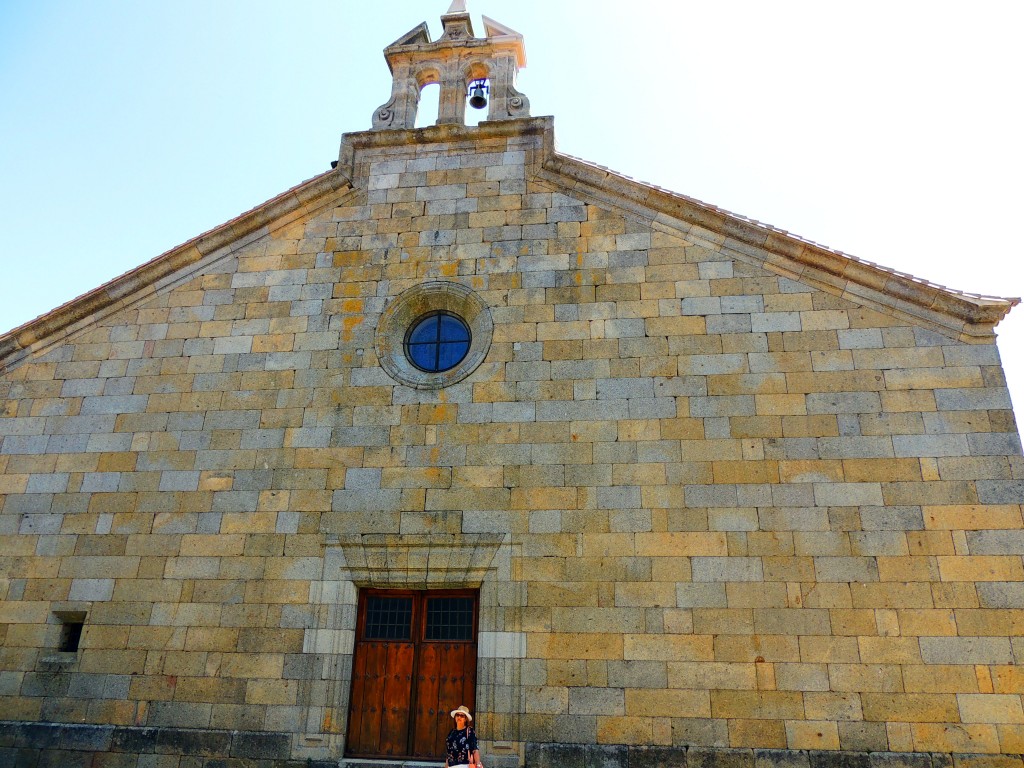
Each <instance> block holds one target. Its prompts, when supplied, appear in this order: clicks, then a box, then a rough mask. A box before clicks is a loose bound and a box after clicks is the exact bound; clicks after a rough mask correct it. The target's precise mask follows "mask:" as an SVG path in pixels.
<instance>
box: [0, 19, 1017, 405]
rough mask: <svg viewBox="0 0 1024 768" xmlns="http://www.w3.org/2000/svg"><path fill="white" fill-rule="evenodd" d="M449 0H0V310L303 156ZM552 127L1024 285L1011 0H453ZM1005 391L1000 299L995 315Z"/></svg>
mask: <svg viewBox="0 0 1024 768" xmlns="http://www.w3.org/2000/svg"><path fill="white" fill-rule="evenodd" d="M448 5H449V0H388V2H376V3H355V2H350V0H344V2H342V1H341V0H333V1H332V0H292V1H291V2H289V3H288V4H287V5H285V4H284V3H281V2H264V1H262V0H175V2H171V3H168V2H159V3H158V2H153V1H152V0H145V1H142V2H133V1H131V0H90V1H89V2H81V1H80V2H71V1H70V0H65V1H60V0H21V2H18V0H0V95H2V96H0V230H2V232H3V240H2V245H0V264H2V266H3V273H2V274H3V280H2V282H0V332H3V331H6V330H8V329H10V328H13V327H15V326H18V325H21V324H22V323H24V322H26V321H28V320H30V319H32V318H34V317H36V316H37V315H40V314H42V313H45V312H47V311H49V310H51V309H53V308H54V307H56V306H58V305H59V304H61V303H63V302H65V301H68V300H69V299H72V298H74V297H75V296H78V295H80V294H82V293H85V292H87V291H89V290H91V289H92V288H94V287H96V286H98V285H100V284H101V283H103V282H105V281H107V280H109V279H111V278H113V277H116V276H117V275H119V274H121V273H123V272H125V271H127V270H129V269H132V268H133V267H136V266H138V265H139V264H142V263H144V262H146V261H148V260H150V259H152V258H153V257H155V256H157V255H159V254H160V253H162V252H163V251H166V250H168V249H170V248H172V247H174V246H175V245H178V244H180V243H182V242H184V241H186V240H189V239H191V238H192V237H194V236H196V235H198V234H200V233H201V232H204V231H206V230H208V229H211V228H213V227H216V226H217V225H219V224H221V223H223V222H225V221H227V220H228V219H230V218H232V217H234V216H236V215H237V214H239V213H241V212H243V211H245V210H248V209H250V208H252V207H254V206H256V205H259V204H260V203H261V202H263V201H265V200H267V199H269V198H271V197H273V196H275V195H276V194H278V193H280V192H282V191H284V190H285V189H287V188H289V187H291V186H293V185H295V184H297V183H299V182H301V181H303V180H305V179H307V178H309V177H311V176H314V175H316V174H318V173H320V172H322V171H324V170H326V169H327V168H329V166H330V161H331V160H333V159H335V158H336V157H337V153H338V143H339V138H340V135H341V133H343V132H347V131H361V130H366V129H367V128H369V127H370V117H371V115H372V114H373V111H374V110H375V109H376V107H378V106H379V105H380V104H382V103H383V102H385V101H386V100H387V99H388V96H389V92H390V75H389V72H388V68H387V65H386V63H385V61H384V58H383V56H382V54H381V51H382V49H383V48H384V47H385V46H386V45H387V44H389V43H391V42H392V41H393V40H395V39H397V38H398V37H400V36H401V35H403V34H404V33H405V32H407V31H408V30H410V29H412V28H413V27H415V26H416V25H418V24H419V23H420V22H421V21H426V22H427V23H428V24H429V25H430V28H431V30H432V32H433V34H434V36H435V37H436V36H437V35H438V34H439V32H440V22H439V18H440V16H441V15H442V14H443V13H444V12H445V11H446V10H447V8H448ZM469 10H470V12H471V13H472V14H473V19H474V23H475V25H476V31H477V34H478V35H481V34H483V25H482V24H481V23H480V21H479V19H480V14H486V15H487V16H490V17H492V18H494V19H496V20H497V21H499V22H501V23H503V24H505V25H507V26H510V27H512V28H513V29H516V30H517V31H519V32H521V33H522V34H523V35H524V36H525V38H526V48H527V55H528V57H529V63H528V67H527V69H526V70H524V71H523V73H522V75H521V77H520V83H519V85H520V90H522V91H523V92H524V93H526V95H527V96H529V98H530V100H531V102H532V108H533V114H534V115H554V116H555V130H556V135H557V137H558V145H559V149H560V150H561V151H563V152H567V153H569V154H572V155H576V156H579V157H582V158H585V159H587V160H590V161H593V162H595V163H598V164H600V165H605V166H608V167H610V168H612V169H614V170H616V171H619V172H621V173H625V174H627V175H630V176H633V177H635V178H638V179H641V180H644V181H649V182H652V183H655V184H658V185H659V186H662V187H666V188H668V189H672V190H674V191H676V192H680V193H682V194H686V195H690V196H692V197H696V198H698V199H700V200H704V201H706V202H709V203H712V204H714V205H718V206H720V207H722V208H725V209H727V210H730V211H734V212H736V213H739V214H742V215H744V216H748V217H751V218H754V219H757V220H759V221H764V222H768V223H771V224H773V225H775V226H778V227H781V228H783V229H786V230H789V231H791V232H794V233H796V234H798V235H800V236H802V237H805V238H808V239H811V240H814V241H817V242H819V243H823V244H825V245H828V246H829V247H832V248H837V249H840V250H842V251H845V252H847V253H851V254H854V255H856V256H858V257H860V258H863V259H867V260H869V261H873V262H876V263H879V264H882V265H884V266H887V267H891V268H894V269H897V270H900V271H903V272H909V273H911V274H914V275H916V276H918V277H921V278H925V279H928V280H930V281H932V282H936V283H940V284H943V285H947V286H950V287H952V288H956V289H958V290H964V291H971V292H976V293H984V294H994V295H999V296H1006V297H1010V296H1021V295H1022V294H1024V267H1022V265H1021V253H1020V251H1021V249H1020V246H1019V245H1018V243H1017V242H1016V240H1015V235H1016V234H1017V230H1018V222H1019V221H1020V220H1021V215H1020V211H1021V208H1022V202H1024V194H1022V191H1021V190H1022V183H1024V182H1022V180H1024V146H1022V141H1021V137H1022V136H1024V117H1022V107H1021V93H1022V90H1024V89H1022V83H1021V77H1022V74H1024V45H1021V43H1020V40H1019V37H1020V33H1021V30H1022V29H1024V3H1021V2H1019V1H1018V0H1005V1H1003V2H995V1H993V0H977V1H976V2H974V3H972V4H971V5H970V6H967V5H966V4H963V3H952V2H943V1H942V0H939V1H938V2H935V1H931V2H925V1H924V0H886V1H885V2H882V1H880V0H859V1H858V2H856V3H854V2H827V1H823V0H815V1H813V2H811V1H809V0H808V1H801V2H797V1H796V0H771V1H768V0H757V1H755V0H716V1H715V2H687V1H685V0H673V1H672V2H654V1H653V0H630V1H629V2H625V1H624V0H617V1H616V2H611V1H610V0H586V1H583V0H516V1H515V2H513V1H512V0H469ZM998 330H999V346H1000V350H1001V353H1002V357H1003V361H1004V365H1005V367H1006V370H1007V374H1008V377H1009V380H1010V387H1011V394H1012V395H1013V399H1014V402H1015V403H1018V404H1020V403H1024V307H1019V308H1017V309H1016V310H1014V311H1013V312H1011V313H1010V316H1009V318H1008V319H1007V320H1005V321H1004V322H1003V324H1002V325H1001V326H1000V327H999V329H998Z"/></svg>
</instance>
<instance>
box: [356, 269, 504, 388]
mask: <svg viewBox="0 0 1024 768" xmlns="http://www.w3.org/2000/svg"><path fill="white" fill-rule="evenodd" d="M493 330H494V322H493V321H492V320H491V313H490V312H489V311H488V309H487V306H486V305H485V304H484V303H483V301H482V300H481V299H480V297H479V296H477V295H476V294H475V293H474V292H473V291H471V290H470V289H469V288H467V287H465V286H464V285H460V284H458V283H449V282H441V281H436V282H429V283H423V284H421V285H417V286H414V287H412V288H410V289H409V290H407V291H405V292H404V293H402V294H401V295H399V296H397V297H396V298H395V299H394V300H393V301H392V302H391V304H390V305H389V306H388V308H387V309H385V310H384V314H382V315H381V318H380V323H379V324H378V326H377V338H376V347H377V358H378V360H380V364H381V366H382V367H383V368H384V370H385V371H387V372H388V374H389V375H390V376H391V377H392V378H393V379H395V380H396V381H399V382H401V383H402V384H406V385H407V386H410V387H415V388H416V389H441V388H442V387H448V386H451V385H452V384H455V383H457V382H459V381H462V380H463V379H464V378H466V377H467V376H469V375H470V374H471V373H472V372H473V371H474V370H476V368H477V366H479V365H480V363H482V362H483V361H484V358H485V357H486V356H487V351H488V350H489V349H490V346H491V335H492V333H493Z"/></svg>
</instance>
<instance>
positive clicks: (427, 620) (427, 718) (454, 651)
mask: <svg viewBox="0 0 1024 768" xmlns="http://www.w3.org/2000/svg"><path fill="white" fill-rule="evenodd" d="M476 622H477V599H476V593H475V592H469V591H458V592H456V591H443V592H408V591H383V590H365V591H364V592H363V593H361V594H360V602H359V617H358V621H357V625H356V645H355V657H354V659H353V663H352V696H351V703H350V708H349V728H348V738H347V739H346V750H345V752H346V755H348V756H351V757H401V758H410V757H418V758H431V759H433V758H438V757H439V756H442V755H443V754H444V738H445V735H446V734H447V733H448V731H449V730H450V728H451V717H450V715H449V712H450V711H451V710H452V709H454V708H455V707H457V706H459V705H460V704H465V705H466V706H468V707H469V708H470V709H471V710H472V709H474V707H475V704H476V702H475V694H476Z"/></svg>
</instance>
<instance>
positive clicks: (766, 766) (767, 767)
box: [754, 749, 811, 768]
mask: <svg viewBox="0 0 1024 768" xmlns="http://www.w3.org/2000/svg"><path fill="white" fill-rule="evenodd" d="M810 764H811V763H810V756H809V755H808V754H807V752H805V751H803V750H796V749H755V750H754V768H810Z"/></svg>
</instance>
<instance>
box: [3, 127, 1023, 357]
mask: <svg viewBox="0 0 1024 768" xmlns="http://www.w3.org/2000/svg"><path fill="white" fill-rule="evenodd" d="M553 124H554V123H553V118H550V117H547V118H533V119H519V120H507V121H496V122H491V123H482V124H481V125H480V126H479V127H476V128H467V127H463V126H451V125H445V126H434V127H431V128H424V129H418V130H413V131H407V130H391V131H366V132H361V133H352V134H346V135H345V137H344V142H343V145H342V152H341V155H340V158H339V166H338V168H337V169H336V170H335V171H329V172H327V173H324V174H322V175H320V176H317V177H314V178H313V179H310V180H309V181H306V182H304V183H302V184H300V185H298V186H296V187H294V188H293V189H290V190H288V191H287V192H285V193H283V194H281V195H279V196H277V197H275V198H273V199H272V200H270V201H268V202H266V203H264V204H263V205H261V206H258V207H257V208H254V209H253V210H251V211H249V212H248V213H245V214H242V215H241V216H239V217H237V218H235V219H232V220H231V221H229V222H227V223H225V224H223V225H221V226H220V227H217V228H216V229H213V230H211V231H209V232H207V233H205V234H203V235H200V236H198V237H196V238H194V239H192V240H190V241H188V242H187V243H184V244H183V245H181V246H178V247H177V248H175V249H173V250H171V251H168V252H167V253H165V254H163V255H161V256H158V257H157V258H155V259H153V260H152V261H150V262H148V263H146V264H144V265H142V266H140V267H138V268H137V269H135V270H132V271H131V272H128V273H126V274H125V275H122V276H121V277H118V278H116V279H114V280H112V281H111V282H109V283H107V284H105V285H103V286H100V287H99V288H96V289H95V290H93V291H90V292H89V293H87V294H85V295H83V296H81V297H80V298H78V299H75V300H73V301H71V302H68V303H67V304H65V305H63V306H61V307H58V308H57V309H55V310H53V311H52V312H49V313H47V314H46V315H43V316H41V317H39V318H37V319H35V320H33V321H31V322H28V323H26V324H24V325H22V326H20V327H19V328H15V329H14V330H12V331H10V332H8V333H6V334H4V335H2V336H0V370H6V369H10V368H11V367H12V366H13V365H16V364H17V363H18V362H19V361H20V360H22V359H24V358H25V357H27V356H28V355H32V354H37V353H39V352H40V351H43V350H45V349H48V348H50V347H52V346H53V345H55V344H58V343H61V342H63V341H65V340H67V339H68V338H69V337H71V336H73V335H77V334H78V333H81V332H84V331H85V330H88V329H89V328H91V327H94V326H95V325H97V324H98V323H99V322H101V321H102V320H103V319H104V318H106V317H108V316H110V315H111V314H112V313H114V312H117V311H120V310H122V309H125V308H127V307H131V306H133V305H135V304H137V303H138V302H140V301H142V300H145V299H147V298H149V297H151V296H153V295H156V294H157V293H160V292H162V291H164V290H168V289H170V288H172V287H174V286H175V285H177V284H180V283H181V282H182V281H183V280H187V279H190V278H191V277H194V276H195V275H196V274H197V273H198V272H199V271H200V270H201V269H202V268H203V267H204V266H205V265H206V264H209V263H212V262H213V261H216V260H218V259H220V258H224V257H225V256H227V255H229V254H231V253H233V252H234V251H237V250H238V249H240V248H242V247H244V246H246V245H249V244H250V243H252V242H254V241H256V240H258V239H260V238H261V237H264V236H266V235H267V234H268V233H270V232H272V231H274V230H275V229H277V228H279V227H281V226H285V225H287V224H290V223H293V222H294V221H295V220H296V219H298V218H300V217H303V216H311V215H313V214H314V213H315V212H316V211H319V210H321V209H322V208H323V207H325V206H326V205H329V204H336V203H337V202H338V201H340V200H343V199H344V198H345V197H346V196H347V195H354V194H360V190H359V189H357V188H356V187H354V186H353V181H352V180H351V179H352V178H353V171H354V165H355V158H356V154H357V153H358V151H359V150H360V149H361V148H366V147H381V146H390V145H413V144H442V143H449V142H451V143H453V144H454V143H459V142H471V141H476V140H487V139H490V138H495V137H499V136H500V137H508V136H527V135H534V136H536V135H540V136H541V137H542V141H543V150H542V151H541V152H540V153H538V154H539V155H540V157H539V158H538V164H537V165H536V166H535V173H536V178H537V179H538V180H541V181H546V182H547V183H548V184H550V185H553V186H554V187H557V188H559V189H561V190H563V191H564V193H565V194H567V195H571V196H572V197H575V198H578V199H580V200H583V201H585V202H589V203H592V204H595V205H599V206H602V207H604V208H607V209H612V210H614V211H616V212H620V213H623V214H625V215H628V216H632V217H635V218H639V219H641V220H644V221H647V222H650V225H651V227H652V228H653V229H654V230H655V231H660V232H664V233H668V234H673V235H677V236H679V237H680V238H682V239H685V240H687V241H690V242H696V243H705V244H708V245H709V246H710V247H712V248H714V249H716V250H718V251H720V252H721V253H723V254H725V255H729V256H731V257H734V258H736V259H738V260H741V261H745V262H746V263H748V264H756V265H758V266H761V267H763V268H764V269H766V270H767V271H769V272H771V273H774V274H776V275H780V276H785V277H788V278H791V279H793V280H796V281H799V282H802V283H805V284H807V285H810V286H811V287H814V288H818V289H821V290H823V291H826V292H828V293H831V294H833V295H838V296H842V297H843V298H846V299H848V300H850V301H852V302H854V303H856V304H858V305H861V306H866V307H869V308H872V309H877V310H880V311H883V312H886V313H888V314H890V315H893V316H896V317H899V318H901V319H905V320H908V321H910V322H912V323H914V324H918V325H923V326H925V327H928V328H931V329H933V330H936V331H938V332H940V333H943V334H945V335H947V336H951V337H953V338H958V339H960V340H962V341H966V342H975V343H976V342H986V343H987V342H989V341H990V340H991V338H992V329H993V328H994V327H995V325H996V324H997V323H998V322H999V321H1000V320H1002V318H1003V317H1004V316H1005V315H1006V313H1007V312H1009V310H1010V309H1011V308H1012V307H1014V306H1015V305H1016V304H1018V303H1020V300H1019V299H1016V298H1013V299H1005V298H999V297H992V296H979V295H974V294H968V293H962V292H958V291H953V290H950V289H948V288H944V287H942V286H938V285H933V284H931V283H929V282H927V281H923V280H919V279H917V278H914V277H913V276H911V275H906V274H903V273H899V272H896V271H894V270H890V269H886V268H884V267H881V266H878V265H876V264H872V263H870V262H866V261H862V260H860V259H857V258H855V257H853V256H850V255H847V254H844V253H842V252H840V251H836V250H831V249H828V248H825V247H823V246H820V245H817V244H815V243H812V242H809V241H806V240H803V239H801V238H799V237H797V236H795V235H791V234H789V233H787V232H784V231H782V230H780V229H776V228H774V227H771V226H768V225H765V224H761V223H759V222H756V221H753V220H751V219H746V218H744V217H742V216H738V215H736V214H733V213H729V212H728V211H724V210H722V209H719V208H716V207H714V206H711V205H708V204H706V203H702V202H700V201H698V200H694V199H693V198H689V197H686V196H684V195H679V194H676V193H673V192H669V191H667V190H664V189H661V188H659V187H656V186H653V185H650V184H644V183H642V182H638V181H635V180H633V179H630V178H628V177H626V176H623V175H620V174H616V173H614V172H612V171H609V170H608V169H606V168H603V167H601V166H597V165H593V164H591V163H588V162H586V161H583V160H580V159H578V158H574V157H571V156H569V155H564V154H560V153H558V152H556V151H555V149H554V128H553ZM356 183H358V180H357V182H356Z"/></svg>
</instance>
